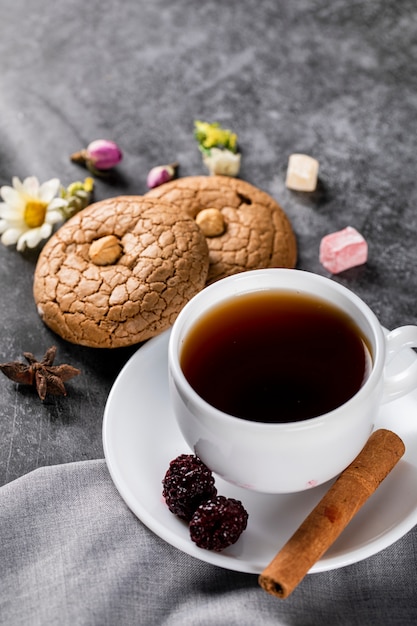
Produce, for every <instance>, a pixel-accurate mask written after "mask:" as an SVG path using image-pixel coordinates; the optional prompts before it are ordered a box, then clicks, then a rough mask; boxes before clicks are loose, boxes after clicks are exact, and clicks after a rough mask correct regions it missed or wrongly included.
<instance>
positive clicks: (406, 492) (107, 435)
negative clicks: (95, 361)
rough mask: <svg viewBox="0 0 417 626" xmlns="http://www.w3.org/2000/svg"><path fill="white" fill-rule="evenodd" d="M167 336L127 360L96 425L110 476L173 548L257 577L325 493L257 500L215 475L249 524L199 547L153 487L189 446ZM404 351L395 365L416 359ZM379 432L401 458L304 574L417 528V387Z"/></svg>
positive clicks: (387, 414)
mask: <svg viewBox="0 0 417 626" xmlns="http://www.w3.org/2000/svg"><path fill="white" fill-rule="evenodd" d="M168 338H169V331H168V332H166V333H164V334H162V335H160V336H159V337H156V338H155V339H152V340H150V341H149V342H147V343H146V344H145V345H143V346H142V347H141V348H139V349H138V351H137V352H136V353H135V354H134V355H133V356H132V357H131V359H130V360H129V361H128V363H127V364H126V365H125V367H124V368H123V370H122V371H121V373H120V374H119V376H118V378H117V380H116V381H115V383H114V386H113V388H112V390H111V392H110V395H109V398H108V401H107V404H106V408H105V413H104V420H103V443H104V453H105V458H106V461H107V465H108V468H109V471H110V474H111V477H112V479H113V481H114V483H115V485H116V488H117V489H118V491H119V492H120V494H121V496H122V498H123V499H124V501H125V502H126V504H127V505H128V506H129V507H130V509H131V510H132V511H133V512H134V513H135V515H137V517H138V518H139V519H141V520H142V522H143V523H144V524H146V526H148V527H149V528H150V529H151V530H152V531H153V532H155V533H156V534H157V535H159V536H160V537H162V539H164V540H165V541H167V542H168V543H170V544H171V545H173V546H175V547H177V548H179V549H180V550H182V551H183V552H186V553H187V554H190V555H191V556H194V557H196V558H198V559H200V560H202V561H206V562H207V563H212V564H214V565H218V566H221V567H224V568H227V569H231V570H235V571H240V572H248V573H252V574H259V573H260V572H261V571H262V570H263V569H264V568H265V567H266V565H267V564H268V563H269V562H270V561H271V559H272V558H273V557H274V555H275V554H276V553H277V552H278V550H279V549H280V548H281V547H282V546H283V544H284V543H285V542H286V540H287V539H288V538H289V537H290V536H291V535H292V534H293V532H294V531H295V530H296V529H297V527H298V526H299V524H300V523H301V522H302V521H303V519H304V518H305V517H306V515H307V514H308V513H309V512H310V510H311V509H312V508H313V507H314V506H315V504H316V503H317V502H318V500H319V499H320V498H321V496H322V495H323V493H324V492H325V491H326V489H327V488H328V485H327V486H323V485H322V486H320V487H316V488H314V489H311V490H309V491H304V492H302V493H297V494H286V495H269V494H259V493H254V492H251V491H247V490H245V489H240V488H238V487H235V486H233V485H229V484H228V483H226V482H224V481H223V480H221V479H219V478H216V485H217V489H218V492H219V494H221V495H225V496H229V497H234V498H237V499H239V500H241V501H242V502H243V504H244V506H245V508H246V509H247V511H248V513H249V522H248V527H247V529H246V530H245V532H244V533H243V534H242V536H241V537H240V539H239V540H238V542H237V543H236V544H235V545H233V546H231V547H229V548H227V549H226V550H225V551H224V552H222V553H215V552H210V551H207V550H202V549H200V548H198V547H197V546H196V545H195V544H194V543H193V542H192V541H191V539H190V538H189V533H188V527H187V525H186V524H185V523H184V522H181V521H180V520H179V519H177V518H176V517H175V516H174V515H173V514H172V513H170V512H169V510H168V508H167V506H166V504H165V502H164V499H163V497H162V484H161V481H162V479H163V477H164V475H165V472H166V470H167V469H168V465H169V462H170V461H171V460H172V459H174V458H175V457H176V456H178V455H179V454H182V453H190V450H189V448H188V446H187V444H186V443H185V441H184V440H183V438H182V435H181V433H180V431H179V429H178V427H177V425H176V422H175V418H174V416H173V413H172V410H171V407H170V401H169V393H168V375H167V347H168ZM416 358H417V357H416V355H415V353H414V352H413V351H412V350H409V349H407V350H405V351H403V352H402V353H401V355H400V356H399V357H397V363H398V362H402V363H404V360H406V361H407V362H410V363H411V362H412V361H413V359H416ZM393 369H394V368H393ZM376 426H377V427H378V428H381V427H383V428H390V429H391V430H394V431H395V432H396V433H397V434H398V435H399V436H400V437H401V438H402V439H403V441H404V443H405V445H406V453H405V455H404V457H403V458H402V459H401V461H400V462H399V464H398V465H397V466H396V467H395V468H394V470H393V471H392V473H391V474H390V475H389V476H388V477H387V478H386V479H385V481H384V482H383V483H382V485H381V486H380V487H379V488H378V490H377V491H376V493H375V494H374V495H373V496H372V497H371V498H370V499H369V500H368V502H367V503H366V504H365V505H364V506H363V508H362V509H361V510H360V511H359V513H358V514H357V515H356V517H355V518H354V519H353V520H352V522H351V523H350V524H349V526H348V527H347V528H346V529H345V530H344V531H343V533H342V534H341V536H340V537H339V538H338V540H337V541H336V542H335V543H334V544H333V545H332V546H331V548H330V549H329V550H328V551H327V553H326V554H325V555H324V556H323V557H322V558H321V559H320V561H318V562H317V563H316V564H315V565H314V566H313V567H312V569H311V570H310V573H311V572H323V571H326V570H330V569H335V568H338V567H343V566H345V565H349V564H351V563H355V562H356V561H360V560H361V559H364V558H367V557H369V556H371V555H373V554H375V553H376V552H379V551H380V550H382V549H383V548H386V547H387V546H389V545H391V544H392V543H394V542H395V541H396V540H397V539H399V538H400V537H402V536H403V535H405V533H407V532H408V531H409V530H410V529H411V528H412V527H413V526H414V525H415V524H416V523H417V391H416V392H413V393H411V394H409V395H407V396H405V397H403V398H401V399H400V400H396V401H394V402H391V403H390V404H388V405H385V406H384V407H383V408H382V409H381V411H380V415H379V417H378V421H377V425H376Z"/></svg>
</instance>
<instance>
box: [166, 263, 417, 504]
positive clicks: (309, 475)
mask: <svg viewBox="0 0 417 626" xmlns="http://www.w3.org/2000/svg"><path fill="white" fill-rule="evenodd" d="M271 290H277V291H286V292H288V291H296V292H300V293H305V294H310V295H313V296H317V297H319V298H322V299H324V300H326V301H329V302H330V303H333V305H336V306H337V307H339V308H340V309H342V310H343V311H345V313H347V314H348V315H349V316H350V317H351V318H352V319H353V320H354V322H355V323H356V325H357V326H358V327H359V328H360V329H361V332H362V333H363V334H364V336H365V337H366V338H367V341H368V342H369V345H370V347H371V352H372V357H373V365H372V369H371V372H370V374H369V377H368V378H367V380H366V382H365V383H364V384H363V386H362V387H361V388H360V389H359V391H358V392H357V393H356V394H355V395H354V396H353V397H352V398H350V400H348V401H347V402H345V403H344V404H343V405H341V406H339V407H338V408H336V409H334V410H332V411H330V412H329V413H326V414H324V415H320V416H319V417H313V418H310V419H307V420H303V421H298V422H289V423H273V424H271V423H262V422H261V423H260V422H252V421H247V420H244V419H240V418H238V417H233V416H231V415H227V414H225V413H223V412H221V411H220V410H218V409H216V408H214V407H213V406H211V405H210V404H208V403H207V402H206V401H205V400H203V399H202V398H201V397H200V396H199V395H198V394H197V393H196V392H195V391H194V389H193V388H192V387H191V385H190V384H189V383H188V381H187V380H186V378H185V376H184V374H183V372H182V370H181V366H180V355H181V349H182V345H183V342H184V338H185V337H186V336H187V333H188V332H189V330H190V328H192V326H193V325H194V324H195V322H196V321H197V319H199V318H200V317H201V316H202V315H205V314H206V313H207V311H208V310H209V309H210V308H212V307H213V306H217V305H219V303H221V302H223V301H225V300H228V299H231V298H234V297H235V296H238V295H243V294H248V293H253V292H259V291H271ZM408 347H417V326H403V327H401V328H397V329H395V330H393V331H392V332H391V333H389V334H388V336H386V334H385V333H384V330H383V328H382V327H381V325H380V323H379V321H378V319H377V318H376V316H375V315H374V313H373V312H372V311H371V309H370V308H369V307H368V306H367V305H366V304H365V303H364V302H363V301H362V300H361V299H360V298H359V297H358V296H356V295H355V294H354V293H353V292H352V291H350V290H349V289H347V288H345V287H343V286H342V285H340V284H338V283H337V282H335V281H334V280H331V279H328V278H325V277H323V276H319V275H316V274H312V273H310V272H306V271H300V270H287V269H275V268H273V269H265V270H254V271H249V272H243V273H241V274H236V275H233V276H229V277H227V278H224V279H222V280H220V281H218V282H216V283H213V284H212V285H210V286H208V287H206V288H205V289H203V290H202V291H201V292H199V293H198V294H197V295H196V296H194V298H193V299H192V300H191V301H190V302H189V303H188V304H187V305H186V306H185V307H184V308H183V310H182V311H181V313H180V315H179V316H178V318H177V319H176V321H175V323H174V325H173V328H172V332H171V336H170V341H169V350H168V355H169V356H168V365H169V381H170V393H171V399H172V406H173V410H174V413H175V416H176V419H177V422H178V425H179V428H180V430H181V432H182V434H183V436H184V439H185V441H186V442H187V443H188V445H189V446H190V448H191V449H192V450H194V452H195V454H196V455H197V456H199V457H200V458H201V459H202V461H203V462H204V463H205V464H206V465H207V466H208V467H209V468H210V469H211V470H212V471H213V472H215V473H216V474H218V475H219V476H221V477H222V478H223V479H225V480H226V481H228V482H231V483H233V484H237V485H240V486H242V487H246V488H248V489H253V490H255V491H260V492H266V493H289V492H297V491H302V490H305V489H308V488H310V487H313V486H316V485H319V484H321V483H323V482H326V481H327V480H330V479H331V478H334V477H335V476H337V475H338V474H339V473H340V472H341V471H343V469H344V468H345V467H347V465H349V463H351V461H353V459H354V458H355V456H356V455H357V454H358V453H359V452H360V450H361V449H362V448H363V446H364V445H365V443H366V441H367V439H368V437H369V435H370V433H371V432H372V429H373V426H374V422H375V419H376V416H377V413H378V408H379V406H380V405H381V404H382V403H383V402H387V401H390V400H393V399H395V398H398V397H400V396H401V395H404V394H406V393H407V392H409V391H411V390H412V389H413V388H416V387H417V361H413V362H412V363H411V365H407V366H405V367H404V369H403V370H402V371H400V372H398V373H396V374H395V375H388V374H387V371H386V365H387V363H388V362H389V360H391V359H392V358H393V357H394V356H395V355H396V354H397V353H398V352H399V351H401V350H403V349H404V348H408Z"/></svg>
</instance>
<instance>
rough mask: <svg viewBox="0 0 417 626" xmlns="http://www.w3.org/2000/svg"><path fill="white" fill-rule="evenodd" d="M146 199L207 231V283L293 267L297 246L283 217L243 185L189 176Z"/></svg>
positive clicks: (263, 195)
mask: <svg viewBox="0 0 417 626" xmlns="http://www.w3.org/2000/svg"><path fill="white" fill-rule="evenodd" d="M145 197H151V198H160V199H162V200H164V201H167V202H170V203H172V204H176V205H177V206H178V207H181V208H182V209H184V210H185V211H186V212H187V213H188V215H190V216H191V217H193V218H194V219H196V221H197V223H200V226H201V228H202V230H203V232H205V228H207V229H208V230H207V231H206V238H207V245H208V248H209V258H210V266H209V272H208V277H207V283H211V282H214V281H215V280H218V279H219V278H223V277H224V276H228V275H229V274H236V273H238V272H242V271H244V270H251V269H262V268H265V267H288V268H293V267H294V266H295V262H296V258H297V246H296V240H295V236H294V232H293V230H292V227H291V224H290V221H289V219H288V217H287V215H286V214H285V213H284V211H283V210H282V208H281V207H280V206H279V204H278V203H277V202H276V201H275V200H274V199H273V198H272V197H271V196H269V195H268V194H267V193H266V192H264V191H261V190H260V189H258V188H257V187H254V186H253V185H251V184H250V183H248V182H246V181H243V180H240V179H237V178H232V177H229V176H188V177H184V178H179V179H177V180H173V181H171V182H169V183H165V184H163V185H161V186H160V187H155V188H154V189H152V190H151V191H149V192H148V193H147V194H145ZM208 209H210V214H207V210H208ZM203 212H204V214H203ZM199 218H201V219H199Z"/></svg>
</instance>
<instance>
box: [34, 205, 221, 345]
mask: <svg viewBox="0 0 417 626" xmlns="http://www.w3.org/2000/svg"><path fill="white" fill-rule="evenodd" d="M208 265H209V261H208V249H207V243H206V239H205V237H204V235H203V233H202V232H201V230H200V228H199V227H198V225H197V224H196V223H195V221H194V220H193V219H192V218H191V217H190V216H189V215H187V213H186V212H185V211H181V210H180V209H179V208H178V207H177V206H173V205H170V204H168V203H167V202H164V201H162V200H158V199H154V198H145V197H143V196H119V197H117V198H110V199H108V200H104V201H102V202H96V203H95V204H92V205H90V206H89V207H87V208H86V209H84V210H83V211H81V212H80V213H77V214H76V215H75V216H74V217H73V218H71V219H70V220H68V222H66V223H65V224H64V225H63V226H62V227H61V228H60V229H59V230H58V231H57V232H56V233H55V234H54V235H53V236H52V237H51V239H50V240H49V241H48V242H47V243H46V245H45V247H44V248H43V250H42V252H41V254H40V256H39V259H38V263H37V266H36V271H35V278H34V298H35V302H36V305H37V307H38V312H39V314H40V316H41V318H42V319H43V321H44V322H45V324H46V325H47V326H49V327H50V328H51V329H52V330H53V331H54V332H56V333H57V334H58V335H60V336H61V337H63V338H64V339H66V340H67V341H70V342H72V343H76V344H80V345H84V346H89V347H94V348H117V347H122V346H127V345H131V344H135V343H139V342H141V341H144V340H146V339H149V338H150V337H153V336H155V335H157V334H159V333H160V332H162V331H164V330H166V329H167V328H169V327H170V326H171V325H172V324H173V322H174V320H175V318H176V317H177V315H178V313H179V312H180V310H181V309H182V308H183V306H184V305H185V304H186V303H187V302H188V300H189V299H190V298H192V296H194V295H195V294H196V293H197V292H198V291H200V289H201V288H202V287H203V286H204V285H205V282H206V278H207V272H208Z"/></svg>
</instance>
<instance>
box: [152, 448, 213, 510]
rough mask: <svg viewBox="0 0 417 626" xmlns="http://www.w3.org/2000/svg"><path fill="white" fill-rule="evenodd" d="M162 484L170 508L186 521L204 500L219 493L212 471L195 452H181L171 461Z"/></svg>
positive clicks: (163, 493)
mask: <svg viewBox="0 0 417 626" xmlns="http://www.w3.org/2000/svg"><path fill="white" fill-rule="evenodd" d="M162 485H163V491H162V495H163V496H164V498H165V502H166V503H167V505H168V508H169V510H170V511H171V513H174V515H178V517H179V518H181V519H183V520H185V521H186V522H189V521H190V519H191V518H192V516H193V513H194V511H195V510H196V509H197V507H198V506H199V505H200V504H201V503H202V502H204V501H205V500H209V499H210V498H213V497H214V496H216V494H217V489H216V487H215V486H214V478H213V475H212V473H211V471H210V470H209V468H208V467H207V465H205V464H204V463H203V461H201V460H200V459H199V458H198V457H196V456H194V455H193V454H181V455H180V456H178V457H177V458H176V459H174V460H173V461H171V463H170V464H169V468H168V471H167V473H166V474H165V477H164V479H163V481H162Z"/></svg>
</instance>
